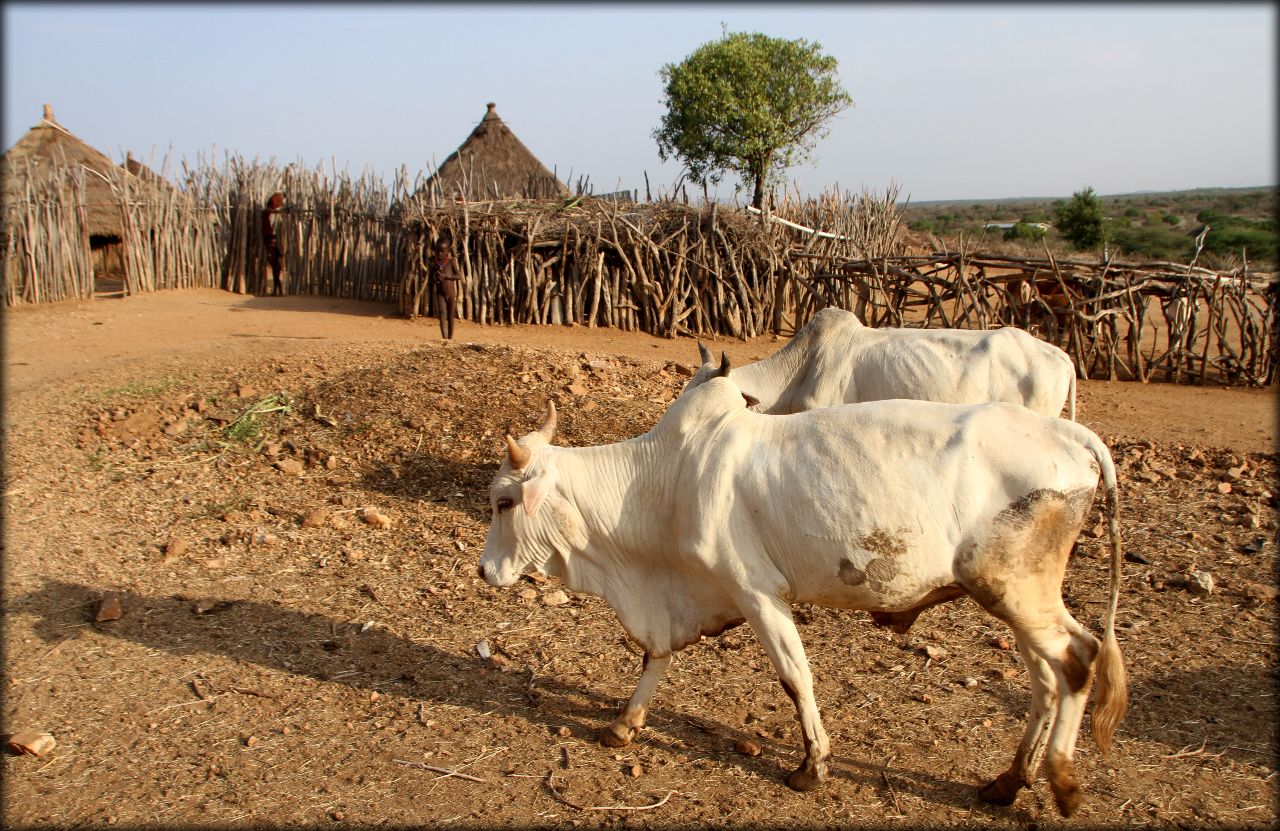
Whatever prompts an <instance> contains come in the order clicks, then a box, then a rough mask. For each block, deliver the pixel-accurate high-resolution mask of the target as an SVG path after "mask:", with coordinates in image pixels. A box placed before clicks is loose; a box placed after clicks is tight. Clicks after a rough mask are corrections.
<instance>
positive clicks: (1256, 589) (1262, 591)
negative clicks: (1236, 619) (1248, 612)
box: [1239, 580, 1280, 604]
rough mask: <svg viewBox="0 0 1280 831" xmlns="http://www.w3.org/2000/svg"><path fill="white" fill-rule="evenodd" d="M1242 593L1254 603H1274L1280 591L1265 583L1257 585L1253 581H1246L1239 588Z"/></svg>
mask: <svg viewBox="0 0 1280 831" xmlns="http://www.w3.org/2000/svg"><path fill="white" fill-rule="evenodd" d="M1239 589H1240V593H1241V594H1242V595H1244V596H1245V597H1247V598H1248V599H1249V600H1252V601H1253V602H1254V603H1257V604H1263V603H1274V602H1275V599H1276V595H1277V594H1280V591H1278V590H1277V589H1276V587H1275V586H1268V585H1267V584H1265V583H1255V582H1253V581H1252V580H1247V581H1244V582H1242V583H1241V584H1240V586H1239Z"/></svg>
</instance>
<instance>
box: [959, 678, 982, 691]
mask: <svg viewBox="0 0 1280 831" xmlns="http://www.w3.org/2000/svg"><path fill="white" fill-rule="evenodd" d="M960 683H961V684H962V685H964V686H965V687H968V688H970V689H972V688H973V687H976V686H978V679H977V678H974V677H973V676H972V675H966V676H965V677H964V678H961V679H960Z"/></svg>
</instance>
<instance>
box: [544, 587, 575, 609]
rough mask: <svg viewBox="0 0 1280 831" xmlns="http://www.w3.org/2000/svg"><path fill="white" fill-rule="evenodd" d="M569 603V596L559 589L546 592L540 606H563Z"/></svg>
mask: <svg viewBox="0 0 1280 831" xmlns="http://www.w3.org/2000/svg"><path fill="white" fill-rule="evenodd" d="M568 602H569V596H568V595H566V594H565V593H564V592H562V591H561V590H560V589H556V590H555V591H550V592H547V593H546V594H544V595H543V596H542V604H543V605H544V606H563V605H564V604H566V603H568Z"/></svg>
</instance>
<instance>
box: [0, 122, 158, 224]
mask: <svg viewBox="0 0 1280 831" xmlns="http://www.w3.org/2000/svg"><path fill="white" fill-rule="evenodd" d="M68 165H78V166H80V167H83V168H85V169H86V172H85V177H84V183H85V197H84V198H85V215H86V218H87V220H88V231H89V233H90V234H92V235H100V236H118V235H119V234H120V231H121V224H120V196H119V195H118V193H117V191H116V190H115V189H114V188H113V185H114V186H115V187H119V185H120V183H121V182H122V181H123V179H122V177H128V178H129V179H130V180H132V181H130V182H129V185H130V188H131V189H132V188H133V187H137V184H138V180H137V179H136V177H133V176H130V175H129V174H128V173H127V172H126V171H125V169H124V168H123V167H121V166H118V165H116V164H115V163H114V162H112V161H111V159H109V158H107V156H105V155H104V154H102V153H100V152H98V151H97V150H95V149H93V148H92V147H90V146H89V145H88V144H85V143H84V142H83V141H82V140H81V139H79V138H77V137H76V136H75V135H73V134H72V133H71V131H70V130H68V129H67V128H66V127H63V126H62V125H61V124H59V123H58V121H57V119H55V118H54V117H53V107H51V106H49V105H48V104H45V105H44V117H43V118H41V119H40V121H39V122H38V123H37V124H36V125H35V126H34V127H32V128H31V129H30V130H28V131H27V134H26V135H24V136H23V137H22V138H20V139H18V141H17V143H16V144H14V145H13V147H10V148H9V149H8V150H6V151H5V153H4V156H3V157H0V169H2V175H3V179H4V203H5V211H6V213H7V212H8V211H9V210H11V209H12V208H13V207H14V206H16V205H17V204H19V203H20V202H21V200H22V199H24V198H25V195H26V193H27V185H28V181H29V177H36V178H37V179H38V178H40V177H49V176H51V175H52V173H53V171H54V170H56V169H57V168H60V167H65V166H68Z"/></svg>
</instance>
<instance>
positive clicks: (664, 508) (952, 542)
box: [480, 360, 1125, 815]
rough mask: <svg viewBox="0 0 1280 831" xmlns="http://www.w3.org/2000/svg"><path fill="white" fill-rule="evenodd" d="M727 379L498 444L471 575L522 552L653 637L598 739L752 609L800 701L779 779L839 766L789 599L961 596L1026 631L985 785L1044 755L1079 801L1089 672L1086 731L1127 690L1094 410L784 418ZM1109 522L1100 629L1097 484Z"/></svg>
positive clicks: (886, 611)
mask: <svg viewBox="0 0 1280 831" xmlns="http://www.w3.org/2000/svg"><path fill="white" fill-rule="evenodd" d="M721 373H722V375H721V377H717V378H713V379H710V380H709V381H707V382H706V383H704V384H702V385H700V386H699V387H698V388H697V389H693V390H690V391H689V392H688V393H687V394H685V395H682V396H681V397H680V398H679V399H678V400H677V401H676V402H675V403H674V404H672V405H671V407H670V408H669V409H668V410H667V412H666V413H665V414H664V415H663V417H662V419H661V420H660V421H659V422H658V423H657V425H655V426H654V428H653V429H652V430H650V431H649V432H648V433H645V434H644V435H642V436H638V437H636V438H634V439H630V440H628V441H623V442H619V443H616V444H610V445H604V446H600V447H582V448H567V447H557V446H555V445H552V444H551V439H552V437H553V435H554V432H555V423H556V415H555V408H554V407H551V411H550V414H549V416H548V418H547V421H546V423H544V424H543V426H542V428H541V429H540V430H538V431H535V432H532V433H529V434H528V435H526V436H525V437H524V438H522V439H521V440H520V441H518V442H517V441H516V440H515V439H513V438H512V437H511V436H507V457H506V459H505V460H504V461H503V463H502V465H501V466H500V467H499V469H498V472H497V474H496V475H495V477H494V480H493V485H492V486H491V488H490V503H491V505H492V509H493V516H492V523H491V525H490V527H489V535H488V538H487V539H486V540H485V547H484V554H483V556H482V557H481V559H480V575H481V576H482V577H483V578H484V579H485V580H486V581H488V582H489V583H490V584H491V585H494V586H510V585H512V584H513V583H515V582H516V580H518V579H519V577H520V575H521V574H522V573H524V572H525V571H529V570H534V569H537V570H540V571H542V572H544V573H547V574H551V575H554V576H557V577H559V578H561V579H563V580H564V581H565V584H566V585H567V586H568V587H569V588H570V589H573V590H575V591H584V592H589V593H591V594H595V595H598V596H600V597H603V598H604V599H605V601H606V602H607V603H608V604H609V606H610V607H612V608H613V610H614V611H615V612H616V613H617V615H618V619H619V621H620V622H621V623H622V625H623V627H624V628H625V629H626V631H627V632H628V634H630V635H631V637H632V638H633V639H635V640H636V641H637V642H638V643H639V644H641V645H642V646H643V647H644V651H645V662H644V670H643V672H642V673H641V676H640V680H639V682H638V684H637V686H636V691H635V693H634V694H633V695H632V697H631V700H630V701H629V702H628V703H627V705H626V706H625V708H624V709H623V710H622V712H621V713H620V714H619V715H618V717H617V719H615V720H614V722H613V724H612V725H611V726H610V727H609V729H608V730H607V731H606V732H605V733H604V734H603V735H602V737H601V741H603V742H604V743H606V744H609V745H613V746H619V745H622V744H626V743H627V742H629V741H631V739H632V737H633V736H634V735H635V734H636V732H637V731H638V730H639V729H640V728H641V727H643V726H644V722H645V715H646V712H647V707H648V702H649V698H650V696H651V695H652V694H653V691H654V689H655V687H656V686H657V684H658V681H659V680H660V679H661V677H662V675H663V673H664V671H665V670H666V667H667V665H668V664H669V663H670V661H671V655H672V653H674V652H677V651H679V650H681V649H683V648H684V647H686V646H688V645H690V644H693V643H697V642H698V640H699V638H700V637H701V636H703V635H714V634H717V633H719V632H722V631H724V630H725V629H727V628H729V627H731V626H735V625H737V624H740V623H743V622H747V623H749V624H750V625H751V628H752V629H753V630H754V631H755V633H756V635H757V636H758V637H759V639H760V642H761V643H762V644H763V646H764V648H765V650H766V651H767V653H768V655H769V658H770V659H771V661H772V662H773V665H774V668H775V669H776V670H777V673H778V676H779V678H780V680H781V681H782V686H783V688H784V689H785V690H786V692H787V694H788V695H789V696H790V697H791V699H792V701H794V702H795V705H796V711H797V715H798V717H799V720H800V725H801V728H802V731H803V734H804V744H805V759H804V762H803V764H802V765H801V766H800V767H799V769H797V770H796V771H795V772H794V773H792V774H791V776H790V777H789V778H788V780H787V781H788V784H790V785H791V786H792V787H794V788H797V789H801V790H807V789H810V788H814V787H817V786H818V785H819V784H821V783H822V782H823V781H824V780H825V779H826V778H827V758H828V756H829V747H828V740H827V734H826V732H825V731H824V730H823V727H822V721H821V719H820V718H819V715H818V705H817V702H816V700H815V699H814V694H813V678H812V676H811V675H810V671H809V663H808V660H807V659H806V657H805V652H804V646H803V645H802V644H801V641H800V635H799V633H798V631H797V630H796V626H795V623H794V621H793V619H792V616H791V604H793V603H814V604H819V605H823V606H831V607H837V608H844V609H864V610H868V611H871V612H873V613H876V614H880V615H883V616H886V617H887V618H888V620H887V622H889V623H890V624H891V625H895V626H897V627H898V628H899V629H905V628H906V627H907V626H909V625H910V623H911V621H912V620H914V618H915V616H916V615H917V614H918V613H919V612H920V610H921V609H923V608H926V607H928V606H931V605H934V604H937V603H941V602H944V601H947V600H953V599H955V598H958V597H961V596H964V595H968V596H970V597H972V598H973V599H974V600H976V601H977V602H978V603H979V604H980V605H981V606H982V607H983V608H984V609H986V610H987V611H988V612H990V613H991V614H993V615H995V616H996V617H997V618H999V619H1000V620H1002V621H1004V622H1005V623H1007V624H1008V625H1009V627H1010V629H1012V630H1013V634H1014V637H1015V638H1016V640H1017V644H1018V650H1019V652H1020V654H1021V655H1022V658H1023V660H1024V662H1025V663H1026V665H1027V667H1028V669H1029V671H1030V677H1031V696H1032V698H1031V710H1030V714H1029V717H1028V720H1027V727H1026V732H1025V734H1024V735H1023V739H1022V743H1021V745H1020V746H1019V747H1018V751H1017V754H1016V755H1015V757H1014V760H1013V763H1012V764H1011V765H1010V767H1009V769H1008V770H1006V771H1005V772H1004V773H1002V774H1000V775H999V776H998V777H997V778H996V779H995V780H994V781H992V782H991V784H989V785H988V786H987V787H986V789H984V791H983V794H982V795H983V797H984V798H986V799H988V800H989V801H992V802H996V803H1000V804H1009V803H1010V802H1012V801H1013V798H1014V797H1015V795H1016V794H1017V792H1018V790H1019V788H1021V787H1025V786H1028V785H1030V783H1031V782H1032V781H1034V777H1035V775H1036V770H1037V768H1038V767H1039V765H1040V762H1041V757H1042V756H1043V757H1044V759H1045V763H1046V766H1047V769H1048V771H1047V773H1048V778H1049V782H1050V785H1051V787H1052V789H1053V793H1054V797H1055V799H1056V801H1057V804H1058V808H1059V810H1060V811H1061V812H1062V813H1063V814H1064V815H1067V814H1070V813H1071V812H1072V811H1073V810H1074V809H1075V808H1076V806H1077V804H1078V803H1079V801H1080V790H1079V786H1078V785H1077V783H1076V778H1075V773H1074V768H1073V765H1072V753H1073V750H1074V747H1075V743H1076V733H1077V731H1078V729H1079V726H1080V721H1081V718H1082V716H1083V713H1084V708H1085V702H1086V699H1087V697H1088V695H1089V688H1090V685H1091V684H1092V683H1093V676H1094V671H1095V667H1096V669H1097V675H1098V703H1097V706H1096V707H1095V709H1094V714H1093V721H1092V724H1093V733H1094V738H1095V739H1096V741H1097V743H1098V745H1099V746H1100V747H1101V748H1102V750H1103V751H1104V752H1105V751H1106V749H1107V747H1108V746H1109V745H1110V742H1111V736H1112V733H1113V731H1114V730H1115V726H1116V724H1117V723H1118V721H1119V720H1120V718H1121V716H1122V715H1123V712H1124V708H1125V681H1124V668H1123V664H1122V662H1121V659H1120V652H1119V647H1118V645H1117V642H1116V638H1115V633H1114V622H1115V612H1116V604H1117V599H1118V597H1119V575H1120V543H1119V530H1118V527H1117V523H1116V513H1115V511H1116V500H1115V494H1116V478H1115V468H1114V466H1113V465H1112V461H1111V456H1110V454H1109V453H1108V452H1107V448H1106V445H1104V444H1103V443H1102V441H1101V440H1100V439H1099V438H1098V437H1097V436H1096V435H1094V434H1093V433H1092V432H1090V431H1089V430H1088V429H1087V428H1085V427H1083V426H1081V425H1079V424H1075V423H1072V422H1070V421H1066V420H1064V419H1060V418H1046V417H1044V416H1041V415H1038V414H1036V413H1033V412H1031V411H1030V410H1028V409H1026V408H1024V407H1020V406H1016V405H1012V404H1005V403H997V404H980V405H968V406H965V405H956V404H938V403H933V402H925V401H900V400H895V401H877V402H872V403H869V404H853V405H846V406H841V407H831V408H826V409H819V410H811V411H808V412H804V413H799V414H796V415H788V416H767V415H760V414H757V413H753V412H750V411H748V409H747V407H746V406H745V405H744V402H743V395H742V392H741V390H739V389H738V387H737V386H735V384H734V383H733V381H732V380H730V379H729V378H728V377H724V376H727V374H728V362H727V360H726V361H722V364H721ZM1099 475H1101V479H1102V483H1103V485H1104V486H1105V490H1106V495H1107V507H1108V522H1109V526H1110V530H1111V596H1110V600H1109V603H1108V606H1107V612H1106V618H1105V624H1104V636H1103V639H1102V642H1101V644H1099V642H1098V640H1097V639H1096V638H1095V637H1094V636H1093V635H1091V634H1090V633H1089V632H1088V631H1087V630H1086V629H1085V628H1084V627H1083V626H1081V625H1080V624H1079V623H1078V622H1077V621H1076V619H1075V618H1073V617H1072V616H1071V614H1070V612H1068V611H1067V608H1066V606H1065V605H1064V604H1063V600H1062V580H1063V575H1064V573H1065V570H1066V567H1067V561H1068V559H1069V554H1070V551H1071V548H1072V545H1073V544H1074V542H1075V540H1076V536H1077V534H1078V533H1079V530H1080V527H1081V524H1082V523H1083V522H1084V521H1085V518H1086V515H1087V512H1088V510H1089V506H1090V502H1091V500H1092V498H1093V494H1094V490H1095V488H1096V487H1097V485H1098V479H1099Z"/></svg>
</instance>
